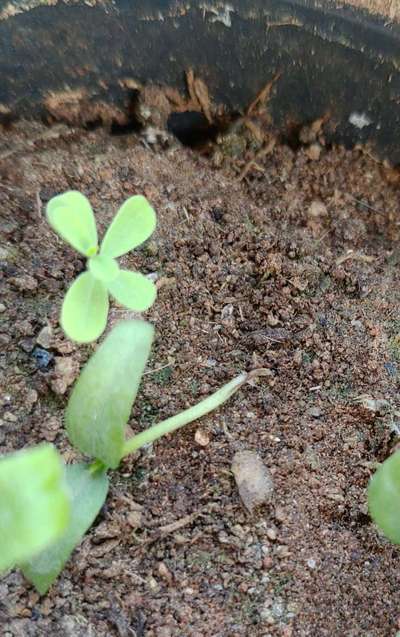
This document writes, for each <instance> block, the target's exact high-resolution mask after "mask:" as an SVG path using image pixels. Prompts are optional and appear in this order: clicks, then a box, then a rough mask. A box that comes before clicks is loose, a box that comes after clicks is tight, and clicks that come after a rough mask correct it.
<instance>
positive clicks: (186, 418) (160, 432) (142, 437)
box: [122, 369, 268, 458]
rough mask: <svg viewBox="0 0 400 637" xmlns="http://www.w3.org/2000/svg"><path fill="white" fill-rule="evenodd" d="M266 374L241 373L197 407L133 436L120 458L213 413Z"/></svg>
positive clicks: (257, 371) (263, 372)
mask: <svg viewBox="0 0 400 637" xmlns="http://www.w3.org/2000/svg"><path fill="white" fill-rule="evenodd" d="M266 374H268V370H265V369H254V370H253V371H251V372H249V373H248V374H246V373H242V374H240V375H239V376H236V378H234V379H233V380H231V381H230V382H229V383H227V384H226V385H224V386H223V387H221V389H219V390H218V391H216V392H215V393H214V394H211V396H208V397H207V398H205V399H204V400H202V401H201V402H199V403H197V405H194V406H193V407H189V409H185V411H182V412H181V413H180V414H177V415H176V416H172V417H171V418H167V419H166V420H163V421H162V422H160V423H158V424H156V425H153V426H152V427H150V428H149V429H146V430H145V431H142V432H141V433H139V434H137V435H136V436H133V438H130V439H129V440H127V441H126V442H125V445H124V449H123V454H122V457H123V458H124V457H125V456H127V455H129V454H130V453H133V452H134V451H137V450H138V449H140V447H143V446H144V445H146V444H149V443H151V442H154V441H155V440H158V438H161V436H164V435H165V434H169V433H171V432H172V431H175V430H176V429H179V428H180V427H183V426H184V425H187V424H188V423H190V422H193V420H197V418H201V416H205V414H208V413H209V412H210V411H213V410H214V409H216V408H217V407H219V406H220V405H222V403H224V402H225V401H226V400H228V398H230V397H231V396H232V394H234V393H235V392H236V391H237V390H238V389H240V387H241V386H242V385H243V383H246V382H247V381H249V380H251V379H252V378H255V377H256V376H265V375H266Z"/></svg>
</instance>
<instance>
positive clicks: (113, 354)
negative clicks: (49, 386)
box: [66, 320, 154, 469]
mask: <svg viewBox="0 0 400 637" xmlns="http://www.w3.org/2000/svg"><path fill="white" fill-rule="evenodd" d="M153 334H154V328H153V326H152V325H150V323H146V322H145V321H138V320H132V321H123V322H121V323H119V324H118V325H116V327H114V329H113V330H112V331H111V332H110V334H109V335H108V336H107V337H106V339H105V340H104V341H103V343H102V344H101V345H100V347H99V348H98V349H97V351H96V352H95V353H94V354H93V355H92V356H91V358H90V359H89V361H88V363H87V364H86V366H85V368H84V369H83V371H82V372H81V375H80V376H79V378H78V380H77V382H76V384H75V387H74V389H73V391H72V394H71V396H70V399H69V402H68V406H67V410H66V426H67V432H68V436H69V438H70V440H71V442H72V444H73V445H74V446H75V447H77V448H78V449H79V450H80V451H82V452H83V453H85V454H87V455H88V456H91V457H92V458H96V459H99V460H101V461H102V462H103V463H104V464H105V465H106V466H107V467H111V468H113V469H115V468H116V467H117V466H118V465H119V462H120V460H121V457H122V453H123V446H124V439H125V426H126V423H127V422H128V419H129V415H130V412H131V408H132V404H133V402H134V400H135V398H136V394H137V391H138V388H139V383H140V379H141V377H142V374H143V370H144V367H145V365H146V361H147V359H148V356H149V353H150V347H151V343H152V340H153Z"/></svg>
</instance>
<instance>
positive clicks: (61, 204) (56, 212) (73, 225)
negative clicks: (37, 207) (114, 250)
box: [46, 190, 97, 256]
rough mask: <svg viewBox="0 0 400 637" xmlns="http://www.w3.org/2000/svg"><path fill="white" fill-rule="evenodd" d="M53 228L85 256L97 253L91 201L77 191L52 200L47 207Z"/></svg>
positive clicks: (48, 217)
mask: <svg viewBox="0 0 400 637" xmlns="http://www.w3.org/2000/svg"><path fill="white" fill-rule="evenodd" d="M46 214H47V219H48V222H49V223H50V225H51V226H52V228H53V229H54V230H55V231H56V232H57V234H59V235H60V237H62V238H63V239H64V240H65V241H67V242H68V243H69V244H70V245H72V247H73V248H75V250H78V252H80V253H81V254H83V255H85V256H92V255H93V254H96V251H97V229H96V221H95V218H94V214H93V210H92V207H91V205H90V202H89V200H88V199H87V198H86V197H85V196H84V195H82V194H81V193H80V192H78V191H76V190H69V191H68V192H65V193H63V194H62V195H57V196H56V197H53V198H52V199H50V201H49V203H48V204H47V207H46Z"/></svg>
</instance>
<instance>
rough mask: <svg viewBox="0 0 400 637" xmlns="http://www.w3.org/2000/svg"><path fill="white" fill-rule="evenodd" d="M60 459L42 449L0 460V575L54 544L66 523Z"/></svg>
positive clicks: (49, 449)
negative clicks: (1, 572)
mask: <svg viewBox="0 0 400 637" xmlns="http://www.w3.org/2000/svg"><path fill="white" fill-rule="evenodd" d="M69 514H70V498H69V494H68V491H67V488H66V486H65V481H64V468H63V463H62V461H61V458H60V456H59V455H58V453H57V452H56V450H55V449H54V447H53V446H52V445H41V446H39V447H36V448H33V449H29V450H26V451H19V452H17V453H14V454H11V455H9V456H5V457H3V458H2V459H1V460H0V571H3V570H5V569H8V568H10V567H12V566H15V565H16V564H18V563H20V562H21V561H23V560H26V559H29V558H30V557H32V555H35V554H36V553H38V552H39V551H41V550H42V549H43V548H44V547H45V546H46V545H48V544H50V543H51V542H53V541H54V540H55V539H56V538H58V537H59V536H60V535H61V534H62V532H63V531H64V529H65V527H66V525H67V524H68V521H69Z"/></svg>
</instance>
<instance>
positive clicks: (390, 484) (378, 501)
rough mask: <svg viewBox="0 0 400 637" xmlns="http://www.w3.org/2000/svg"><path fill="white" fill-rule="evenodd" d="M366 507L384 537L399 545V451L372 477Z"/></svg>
mask: <svg viewBox="0 0 400 637" xmlns="http://www.w3.org/2000/svg"><path fill="white" fill-rule="evenodd" d="M368 506H369V512H370V514H371V517H372V518H373V520H374V522H376V524H377V525H378V526H379V528H380V529H382V531H383V532H384V534H385V535H386V537H388V538H389V540H391V541H392V542H395V543H396V544H400V451H397V452H396V453H394V454H393V455H392V456H390V458H388V459H387V460H385V462H384V463H383V464H381V466H380V467H379V469H378V470H377V471H376V473H375V475H373V476H372V479H371V482H370V483H369V487H368Z"/></svg>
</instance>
